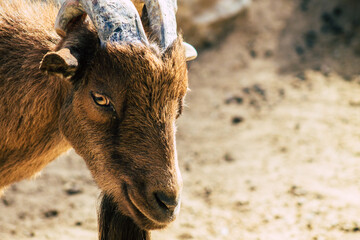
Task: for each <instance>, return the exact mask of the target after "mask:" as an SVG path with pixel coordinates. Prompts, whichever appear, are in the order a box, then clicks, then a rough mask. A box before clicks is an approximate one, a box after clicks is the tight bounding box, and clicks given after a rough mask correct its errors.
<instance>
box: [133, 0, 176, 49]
mask: <svg viewBox="0 0 360 240" xmlns="http://www.w3.org/2000/svg"><path fill="white" fill-rule="evenodd" d="M133 1H134V2H142V1H143V2H145V6H146V10H147V13H148V16H149V22H150V28H151V29H152V31H153V33H154V34H155V36H157V37H158V40H159V41H160V46H161V48H162V49H164V50H165V49H167V48H168V47H169V46H170V45H171V44H172V43H173V42H174V41H175V39H176V38H177V29H176V28H177V27H176V16H175V15H176V11H177V0H133Z"/></svg>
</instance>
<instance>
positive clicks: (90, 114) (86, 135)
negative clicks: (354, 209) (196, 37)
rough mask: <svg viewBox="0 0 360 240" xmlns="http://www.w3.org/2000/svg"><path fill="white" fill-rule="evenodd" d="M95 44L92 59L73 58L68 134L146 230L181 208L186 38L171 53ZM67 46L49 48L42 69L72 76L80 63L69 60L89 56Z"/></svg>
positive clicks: (64, 115)
mask: <svg viewBox="0 0 360 240" xmlns="http://www.w3.org/2000/svg"><path fill="white" fill-rule="evenodd" d="M70 38H71V35H70ZM64 45H69V44H68V43H65V44H64ZM84 45H85V46H88V45H91V44H89V43H87V44H84ZM94 45H96V44H94ZM95 48H96V51H94V53H93V56H92V57H91V58H92V60H91V61H87V60H86V59H85V60H84V58H82V57H79V58H78V59H77V60H74V59H73V61H75V62H76V61H79V67H78V68H77V69H76V74H75V75H74V76H73V77H72V78H71V79H70V81H71V84H72V89H71V91H69V95H68V97H67V99H66V100H65V102H64V104H63V107H62V110H61V116H60V129H61V132H62V134H63V135H64V136H65V138H66V139H67V140H68V141H69V142H70V144H71V145H72V146H73V148H74V149H75V151H76V152H77V153H78V154H79V155H81V156H82V157H83V158H84V159H85V161H86V163H87V165H88V168H89V169H90V171H91V173H92V175H93V177H94V179H95V181H96V182H97V184H98V185H99V187H100V188H101V189H102V190H103V191H104V192H105V193H106V194H108V195H111V196H112V198H113V199H114V201H115V202H116V204H117V206H118V210H119V211H120V212H121V213H122V214H124V215H127V216H129V217H131V218H132V219H133V220H134V222H135V223H136V224H137V225H138V226H139V227H141V228H143V229H146V230H150V229H157V228H163V227H165V226H166V225H167V224H168V223H170V222H171V221H173V220H174V219H175V217H176V215H177V213H178V211H179V205H180V192H181V189H182V179H181V175H180V171H179V167H178V162H177V154H176V147H175V131H176V127H175V120H176V118H177V117H178V116H179V115H180V113H181V108H182V103H183V99H184V96H185V94H186V91H187V68H186V61H185V53H184V50H183V46H182V44H181V40H177V41H176V42H174V44H173V46H172V47H170V48H169V49H168V51H167V52H165V54H163V55H159V54H158V53H157V52H156V51H153V50H151V49H150V48H149V47H147V46H135V45H121V44H117V43H109V44H107V45H106V46H105V47H101V46H100V45H99V46H97V47H95ZM70 49H71V48H70ZM76 49H81V48H79V47H78V46H77V47H76ZM65 50H66V48H62V49H61V50H59V51H58V52H57V53H51V54H47V55H46V56H45V58H44V60H43V62H42V68H45V69H47V70H48V71H50V72H51V71H52V70H54V69H55V71H58V72H59V71H60V72H61V73H62V74H64V72H65V74H64V75H65V76H66V75H67V72H71V68H72V65H71V64H68V65H66V64H65V63H69V62H70V63H71V61H72V60H71V58H73V57H74V56H82V55H84V54H83V53H81V54H79V53H76V54H75V53H74V54H69V52H70V50H69V51H67V52H68V54H66V53H65V54H61V52H64V51H65ZM65 52H66V51H65ZM71 52H73V51H72V50H71ZM54 54H55V55H54ZM69 55H70V56H69ZM54 56H56V57H54ZM55 58H57V60H56V59H55ZM59 58H60V59H59ZM81 59H82V60H81ZM86 62H87V63H86ZM58 63H61V64H65V65H62V66H57V67H54V66H55V65H56V64H58ZM63 81H64V79H63ZM65 81H66V80H65Z"/></svg>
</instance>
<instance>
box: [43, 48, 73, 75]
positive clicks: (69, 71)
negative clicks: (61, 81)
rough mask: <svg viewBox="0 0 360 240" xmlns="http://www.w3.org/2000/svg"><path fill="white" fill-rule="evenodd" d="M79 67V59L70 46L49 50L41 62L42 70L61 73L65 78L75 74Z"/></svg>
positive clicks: (49, 72)
mask: <svg viewBox="0 0 360 240" xmlns="http://www.w3.org/2000/svg"><path fill="white" fill-rule="evenodd" d="M77 68H78V60H77V58H76V57H75V56H74V55H73V54H71V52H70V49H68V48H62V49H60V50H59V51H57V52H48V53H47V54H45V56H44V57H43V59H42V61H41V63H40V70H41V71H43V72H47V73H48V74H60V75H62V76H63V77H65V78H67V77H72V76H74V74H75V72H76V70H77Z"/></svg>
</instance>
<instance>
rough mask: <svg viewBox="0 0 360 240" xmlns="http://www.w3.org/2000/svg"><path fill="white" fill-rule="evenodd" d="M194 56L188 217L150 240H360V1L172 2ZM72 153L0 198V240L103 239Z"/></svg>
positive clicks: (187, 135) (183, 136)
mask: <svg viewBox="0 0 360 240" xmlns="http://www.w3.org/2000/svg"><path fill="white" fill-rule="evenodd" d="M178 5H179V11H178V21H179V28H180V29H181V31H182V32H183V34H184V38H185V40H186V41H187V42H189V43H191V44H193V45H195V46H196V47H197V49H198V50H199V53H200V55H199V58H198V59H197V60H195V61H193V62H191V63H190V64H189V69H190V72H189V74H190V88H191V91H190V92H189V93H188V95H187V99H186V104H187V107H186V108H185V111H184V114H183V116H182V117H181V118H180V119H179V121H178V135H177V143H178V154H179V160H180V167H181V170H182V174H183V179H184V190H183V200H182V210H181V213H180V216H179V217H178V219H177V220H176V221H175V222H174V224H172V225H171V226H170V227H169V228H168V229H166V230H163V231H155V232H154V233H153V234H152V235H153V238H154V239H156V240H169V239H174V240H175V239H178V240H187V239H196V240H220V239H221V240H222V239H223V240H230V239H231V240H234V239H235V240H289V239H292V240H325V239H326V240H339V239H342V240H358V239H360V219H359V216H360V178H359V176H360V164H359V162H360V128H359V123H360V77H359V73H360V68H359V66H360V65H359V63H360V35H359V33H360V29H359V26H360V15H359V10H360V2H359V1H356V0H316V1H315V0H293V1H289V0H277V1H272V0H252V1H250V0H178ZM98 194H99V190H98V189H97V187H96V186H95V184H94V183H93V180H92V178H91V176H90V173H89V172H88V170H87V169H86V166H85V164H84V162H83V161H82V159H81V158H80V157H78V156H77V155H76V154H75V153H74V152H73V151H70V152H69V153H67V154H65V155H64V156H62V157H60V158H59V159H58V160H56V161H54V162H53V163H51V164H50V165H49V166H48V167H47V168H46V169H45V170H44V171H43V172H42V175H41V176H40V177H38V178H37V179H36V180H31V181H23V182H20V183H18V184H15V185H13V186H12V187H10V188H9V189H8V191H7V192H6V194H5V196H4V197H3V198H2V199H0V239H1V240H8V239H14V240H19V239H40V240H43V239H58V240H61V239H90V240H95V239H96V238H97V223H96V206H97V198H98Z"/></svg>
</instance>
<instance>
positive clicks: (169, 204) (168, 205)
mask: <svg viewBox="0 0 360 240" xmlns="http://www.w3.org/2000/svg"><path fill="white" fill-rule="evenodd" d="M154 195H155V199H156V201H157V203H158V205H159V206H160V207H161V208H163V209H166V210H170V211H174V209H175V208H176V207H177V206H178V204H179V200H178V198H177V197H172V196H168V195H166V194H165V193H164V192H157V193H155V194H154Z"/></svg>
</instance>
